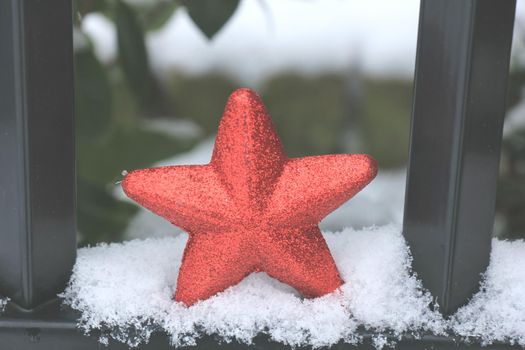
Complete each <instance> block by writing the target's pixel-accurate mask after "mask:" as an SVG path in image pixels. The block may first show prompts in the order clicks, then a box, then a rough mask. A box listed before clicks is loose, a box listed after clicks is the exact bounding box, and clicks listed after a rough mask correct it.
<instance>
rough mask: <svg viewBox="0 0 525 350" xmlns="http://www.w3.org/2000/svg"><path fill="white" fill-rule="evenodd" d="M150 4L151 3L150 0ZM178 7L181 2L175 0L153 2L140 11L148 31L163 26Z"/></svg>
mask: <svg viewBox="0 0 525 350" xmlns="http://www.w3.org/2000/svg"><path fill="white" fill-rule="evenodd" d="M148 4H150V3H149V2H148ZM178 7H179V4H178V3H177V2H175V1H173V0H170V1H153V2H151V5H150V6H148V7H147V8H145V9H143V10H142V11H141V12H139V14H140V19H141V22H142V23H143V25H144V28H145V29H146V30H148V31H155V30H158V29H160V28H162V27H163V26H164V25H165V24H166V23H167V22H168V20H169V19H170V18H171V16H173V14H174V13H175V11H176V10H177V8H178Z"/></svg>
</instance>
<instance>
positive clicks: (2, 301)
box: [0, 295, 9, 314]
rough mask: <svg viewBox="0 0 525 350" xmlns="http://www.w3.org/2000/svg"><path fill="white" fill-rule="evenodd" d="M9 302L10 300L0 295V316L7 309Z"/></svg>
mask: <svg viewBox="0 0 525 350" xmlns="http://www.w3.org/2000/svg"><path fill="white" fill-rule="evenodd" d="M8 302H9V298H4V297H2V296H1V295H0V314H1V313H2V312H4V310H5V307H6V305H7V303H8Z"/></svg>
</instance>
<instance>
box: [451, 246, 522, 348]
mask: <svg viewBox="0 0 525 350" xmlns="http://www.w3.org/2000/svg"><path fill="white" fill-rule="evenodd" d="M451 324H452V327H453V328H454V330H455V331H456V333H458V334H460V335H462V336H474V337H479V338H481V339H482V340H483V342H485V343H491V342H493V341H511V342H515V343H518V344H520V345H521V346H525V242H524V241H523V240H518V241H513V242H510V241H499V240H496V239H495V240H493V242H492V254H491V258H490V265H489V267H488V269H487V271H486V273H485V279H484V281H483V282H482V284H481V291H480V292H479V293H478V294H476V295H475V296H474V297H473V298H472V300H471V301H470V303H469V304H468V305H467V306H465V307H463V308H461V309H460V310H459V311H458V312H457V313H456V315H455V316H454V317H453V319H452V321H451Z"/></svg>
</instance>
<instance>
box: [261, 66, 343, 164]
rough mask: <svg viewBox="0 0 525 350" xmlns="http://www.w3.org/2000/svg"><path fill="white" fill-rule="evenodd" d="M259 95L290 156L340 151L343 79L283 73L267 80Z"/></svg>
mask: <svg viewBox="0 0 525 350" xmlns="http://www.w3.org/2000/svg"><path fill="white" fill-rule="evenodd" d="M261 94H262V97H263V99H264V102H265V104H266V107H267V109H268V112H269V113H270V114H271V116H272V119H273V121H274V122H275V125H276V128H277V131H278V133H279V135H280V136H281V137H282V139H283V143H284V147H285V149H286V152H287V153H288V155H289V156H292V157H298V156H304V155H316V154H326V153H336V152H340V151H341V148H342V147H341V141H342V140H341V138H342V136H343V131H344V126H345V125H344V123H345V120H346V117H347V111H346V110H345V89H344V81H343V79H342V78H340V77H338V76H336V75H321V76H315V77H305V76H302V75H298V74H292V73H288V74H282V75H279V76H275V77H273V78H271V79H269V80H268V81H267V82H266V84H265V85H264V88H263V89H262V91H261Z"/></svg>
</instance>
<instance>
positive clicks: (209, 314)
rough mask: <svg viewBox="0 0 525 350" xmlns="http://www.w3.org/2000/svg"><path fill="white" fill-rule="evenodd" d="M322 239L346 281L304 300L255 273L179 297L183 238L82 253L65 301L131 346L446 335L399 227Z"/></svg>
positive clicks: (87, 322)
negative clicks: (215, 338) (157, 334)
mask: <svg viewBox="0 0 525 350" xmlns="http://www.w3.org/2000/svg"><path fill="white" fill-rule="evenodd" d="M324 235H325V238H326V240H327V242H328V245H329V247H330V249H331V252H332V254H333V256H334V258H335V260H336V263H337V266H338V268H339V270H340V272H341V274H342V277H343V279H344V280H345V281H346V282H347V283H346V284H345V285H344V286H343V287H342V288H341V290H340V291H337V292H334V293H332V294H330V295H327V296H325V297H322V298H317V299H303V298H301V297H300V296H299V295H298V294H297V293H296V292H295V291H294V290H293V289H292V288H291V287H289V286H287V285H284V284H282V283H280V282H278V281H276V280H274V279H271V278H270V277H268V276H267V275H266V274H264V273H254V274H252V275H250V276H249V277H248V278H246V279H245V280H244V281H242V282H241V283H240V284H238V285H236V286H233V287H231V288H229V289H228V290H226V291H225V292H223V293H220V294H219V295H217V296H215V297H212V298H210V299H208V300H206V301H202V302H200V303H198V304H196V305H194V306H193V307H190V308H187V307H185V306H183V305H182V304H179V303H176V302H174V301H173V300H172V299H171V296H172V294H173V292H174V290H175V288H176V279H177V271H178V268H179V266H180V262H181V257H182V252H183V249H184V246H185V243H186V235H184V234H181V235H179V236H177V237H171V238H170V237H166V238H153V239H146V240H134V241H129V242H125V243H121V244H110V245H100V246H97V247H94V248H83V249H80V250H79V252H78V259H77V263H76V265H75V268H74V269H73V276H72V278H71V282H70V285H69V287H68V288H67V290H66V291H65V293H64V294H63V297H64V298H65V302H66V303H67V304H69V305H71V306H72V307H73V308H75V309H78V310H80V311H82V316H81V320H80V325H81V327H82V328H84V330H86V331H89V330H91V329H99V328H102V329H112V333H111V334H109V336H110V337H114V338H117V339H119V340H121V341H125V342H127V343H128V344H129V345H137V344H138V343H139V342H142V341H147V339H148V337H149V335H150V333H151V331H153V330H155V329H164V330H165V331H167V332H168V334H169V335H170V336H171V340H172V342H173V344H174V345H184V344H192V343H193V342H194V341H195V339H197V338H198V337H199V336H200V335H202V334H218V335H219V336H221V337H222V338H223V339H225V340H231V339H237V340H239V341H242V342H246V343H249V342H250V341H251V339H252V338H253V337H254V336H255V335H256V334H258V333H261V332H262V333H267V334H268V335H269V336H270V337H271V338H272V339H274V340H276V341H280V342H283V343H286V344H291V345H300V344H311V345H313V346H315V347H319V346H323V345H330V344H334V343H336V342H338V341H339V340H341V339H343V340H346V341H348V342H357V341H359V339H358V338H357V332H356V328H357V327H358V326H359V325H362V326H365V327H366V328H369V329H375V330H378V331H379V332H390V333H392V332H393V333H395V334H401V333H402V332H405V331H414V332H418V331H424V330H427V331H432V332H434V333H441V332H443V324H442V320H441V318H440V316H439V314H438V313H436V312H433V311H431V310H430V308H429V304H430V303H431V297H430V296H429V295H428V293H425V292H423V291H422V290H421V286H420V284H419V282H418V281H417V280H416V279H415V278H414V277H413V276H411V275H410V271H409V270H410V267H409V266H410V258H409V254H408V251H407V248H406V245H405V242H404V240H403V238H402V236H401V234H400V232H399V229H398V228H397V227H396V226H393V225H390V226H384V227H381V228H369V229H364V230H360V231H355V230H353V229H346V230H344V231H342V232H339V233H325V234H324ZM130 329H131V330H132V332H126V330H130ZM129 334H133V336H130V335H129ZM103 340H104V339H103ZM377 340H378V341H381V338H378V339H377Z"/></svg>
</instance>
